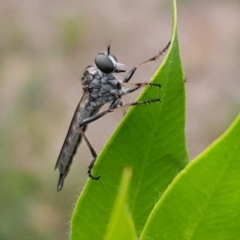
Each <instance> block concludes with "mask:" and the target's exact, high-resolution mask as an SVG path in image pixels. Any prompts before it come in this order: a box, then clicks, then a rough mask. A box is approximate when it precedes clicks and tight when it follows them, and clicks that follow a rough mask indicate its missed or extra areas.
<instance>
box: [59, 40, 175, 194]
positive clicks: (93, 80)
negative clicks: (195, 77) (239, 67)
mask: <svg viewBox="0 0 240 240" xmlns="http://www.w3.org/2000/svg"><path fill="white" fill-rule="evenodd" d="M169 45H170V42H169V43H168V44H167V46H166V47H165V48H164V49H163V50H162V51H160V52H159V53H158V54H157V55H155V56H154V57H152V58H150V59H148V60H146V61H144V62H142V63H140V64H137V65H136V66H135V67H133V68H132V69H131V70H130V71H129V72H128V73H127V74H126V76H125V77H124V78H123V80H120V79H119V78H118V77H117V73H121V72H126V70H125V68H126V67H125V65H123V64H122V63H119V62H118V61H117V58H116V57H115V56H114V55H113V54H112V53H111V52H110V45H108V46H107V51H104V52H100V53H99V54H98V55H97V56H96V58H95V64H94V65H90V66H88V67H87V68H85V70H84V72H83V75H82V78H81V83H82V89H83V96H82V98H81V100H80V102H79V103H78V105H77V108H76V110H75V113H74V115H73V118H72V121H71V124H70V127H69V129H68V133H67V136H66V138H65V140H64V143H63V146H62V149H61V151H60V154H59V156H58V160H57V162H56V166H55V169H57V168H58V169H59V172H60V175H59V181H58V185H57V191H58V192H59V191H60V190H61V189H62V188H63V184H64V179H65V178H66V176H67V174H68V172H69V169H70V166H71V164H72V161H73V158H74V155H75V154H76V152H77V148H78V146H79V144H80V143H81V140H82V138H83V139H84V140H85V141H86V143H87V146H88V148H89V150H90V151H91V154H92V156H93V159H92V161H91V163H90V165H89V166H88V171H87V173H88V176H89V177H90V178H92V179H94V180H98V179H99V178H100V176H93V175H92V169H93V166H94V163H95V160H96V158H97V154H96V152H95V150H94V148H93V147H92V145H91V144H90V142H89V141H88V139H87V137H86V135H85V131H86V129H87V125H88V124H89V123H91V122H93V121H95V120H97V119H99V118H101V117H103V116H104V115H106V114H108V113H110V112H113V111H114V110H116V109H119V108H124V107H128V106H135V105H140V104H145V103H151V102H159V101H160V98H156V99H148V100H143V101H136V102H131V103H128V104H125V105H123V103H122V101H121V100H122V96H123V95H126V94H129V93H132V92H134V91H136V90H138V89H139V88H141V87H145V86H154V87H161V85H160V84H157V83H132V84H130V83H129V81H130V79H131V78H132V76H133V75H134V73H135V71H136V70H137V68H138V67H139V66H141V65H145V64H147V63H150V62H153V61H157V60H158V59H159V58H160V56H162V55H163V53H164V52H166V51H167V49H168V47H169ZM105 103H109V104H110V105H109V107H108V109H107V110H106V111H103V112H100V113H98V112H99V110H100V108H101V107H102V106H103V105H104V104H105Z"/></svg>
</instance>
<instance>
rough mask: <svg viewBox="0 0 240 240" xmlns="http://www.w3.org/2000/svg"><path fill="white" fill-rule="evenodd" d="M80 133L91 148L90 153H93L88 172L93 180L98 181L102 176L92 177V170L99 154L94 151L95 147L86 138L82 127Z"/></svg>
mask: <svg viewBox="0 0 240 240" xmlns="http://www.w3.org/2000/svg"><path fill="white" fill-rule="evenodd" d="M79 132H80V134H81V135H82V137H83V138H84V140H85V142H86V144H87V146H88V148H89V150H90V152H91V154H92V157H93V159H92V161H91V163H90V164H89V166H88V171H87V173H88V176H89V177H90V178H91V179H93V180H98V179H99V178H100V177H101V176H100V175H99V176H97V177H94V176H93V175H92V168H93V166H94V163H95V161H96V158H97V153H96V151H95V150H94V148H93V146H92V145H91V143H90V142H89V140H88V139H87V137H86V135H85V133H84V131H83V130H82V128H81V127H79Z"/></svg>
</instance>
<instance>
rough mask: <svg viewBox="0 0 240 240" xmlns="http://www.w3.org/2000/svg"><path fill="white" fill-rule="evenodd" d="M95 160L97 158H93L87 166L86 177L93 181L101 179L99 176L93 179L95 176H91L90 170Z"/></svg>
mask: <svg viewBox="0 0 240 240" xmlns="http://www.w3.org/2000/svg"><path fill="white" fill-rule="evenodd" d="M96 158H97V157H95V158H93V160H92V161H91V163H90V164H89V166H88V172H87V173H88V176H89V177H90V178H91V179H93V180H98V179H99V178H100V177H101V175H99V176H97V177H95V176H93V175H92V169H93V166H94V163H95V161H96Z"/></svg>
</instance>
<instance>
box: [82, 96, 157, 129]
mask: <svg viewBox="0 0 240 240" xmlns="http://www.w3.org/2000/svg"><path fill="white" fill-rule="evenodd" d="M153 102H161V100H160V98H154V99H149V100H142V101H135V102H130V103H127V104H123V105H121V106H118V107H116V108H112V109H108V110H105V111H103V112H100V113H98V114H95V115H93V116H91V117H89V118H86V119H84V120H83V121H82V123H81V124H80V127H82V126H84V125H86V124H89V123H91V122H94V121H96V120H97V119H99V118H101V117H103V116H105V115H107V114H108V113H111V112H113V111H115V110H118V109H122V108H126V107H131V106H137V105H142V104H146V103H153Z"/></svg>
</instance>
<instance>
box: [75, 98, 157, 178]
mask: <svg viewBox="0 0 240 240" xmlns="http://www.w3.org/2000/svg"><path fill="white" fill-rule="evenodd" d="M160 101H161V100H160V98H155V99H150V100H142V101H135V102H131V103H127V104H123V105H122V104H121V103H120V98H117V99H116V100H115V101H113V102H112V104H111V105H110V107H109V108H108V110H105V111H103V112H101V113H98V114H95V115H93V116H91V117H89V118H86V119H84V120H83V121H82V123H81V124H80V126H79V131H80V133H81V134H82V136H83V138H84V140H85V141H86V143H87V146H88V148H89V150H90V151H91V154H92V156H93V159H92V161H91V163H90V164H89V166H88V176H89V177H90V178H91V179H93V180H98V179H99V178H100V177H101V175H99V176H97V177H95V176H93V175H92V169H93V166H94V163H95V161H96V159H97V153H96V152H95V150H94V148H93V147H92V145H91V143H90V142H89V140H88V139H87V137H86V135H85V133H84V132H83V130H82V127H84V126H85V125H87V124H89V123H91V122H94V121H96V120H97V119H99V118H101V117H103V116H105V115H107V114H108V113H111V112H113V111H115V110H118V109H125V108H126V107H130V106H137V105H142V104H146V103H153V102H160ZM119 103H120V105H119Z"/></svg>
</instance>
